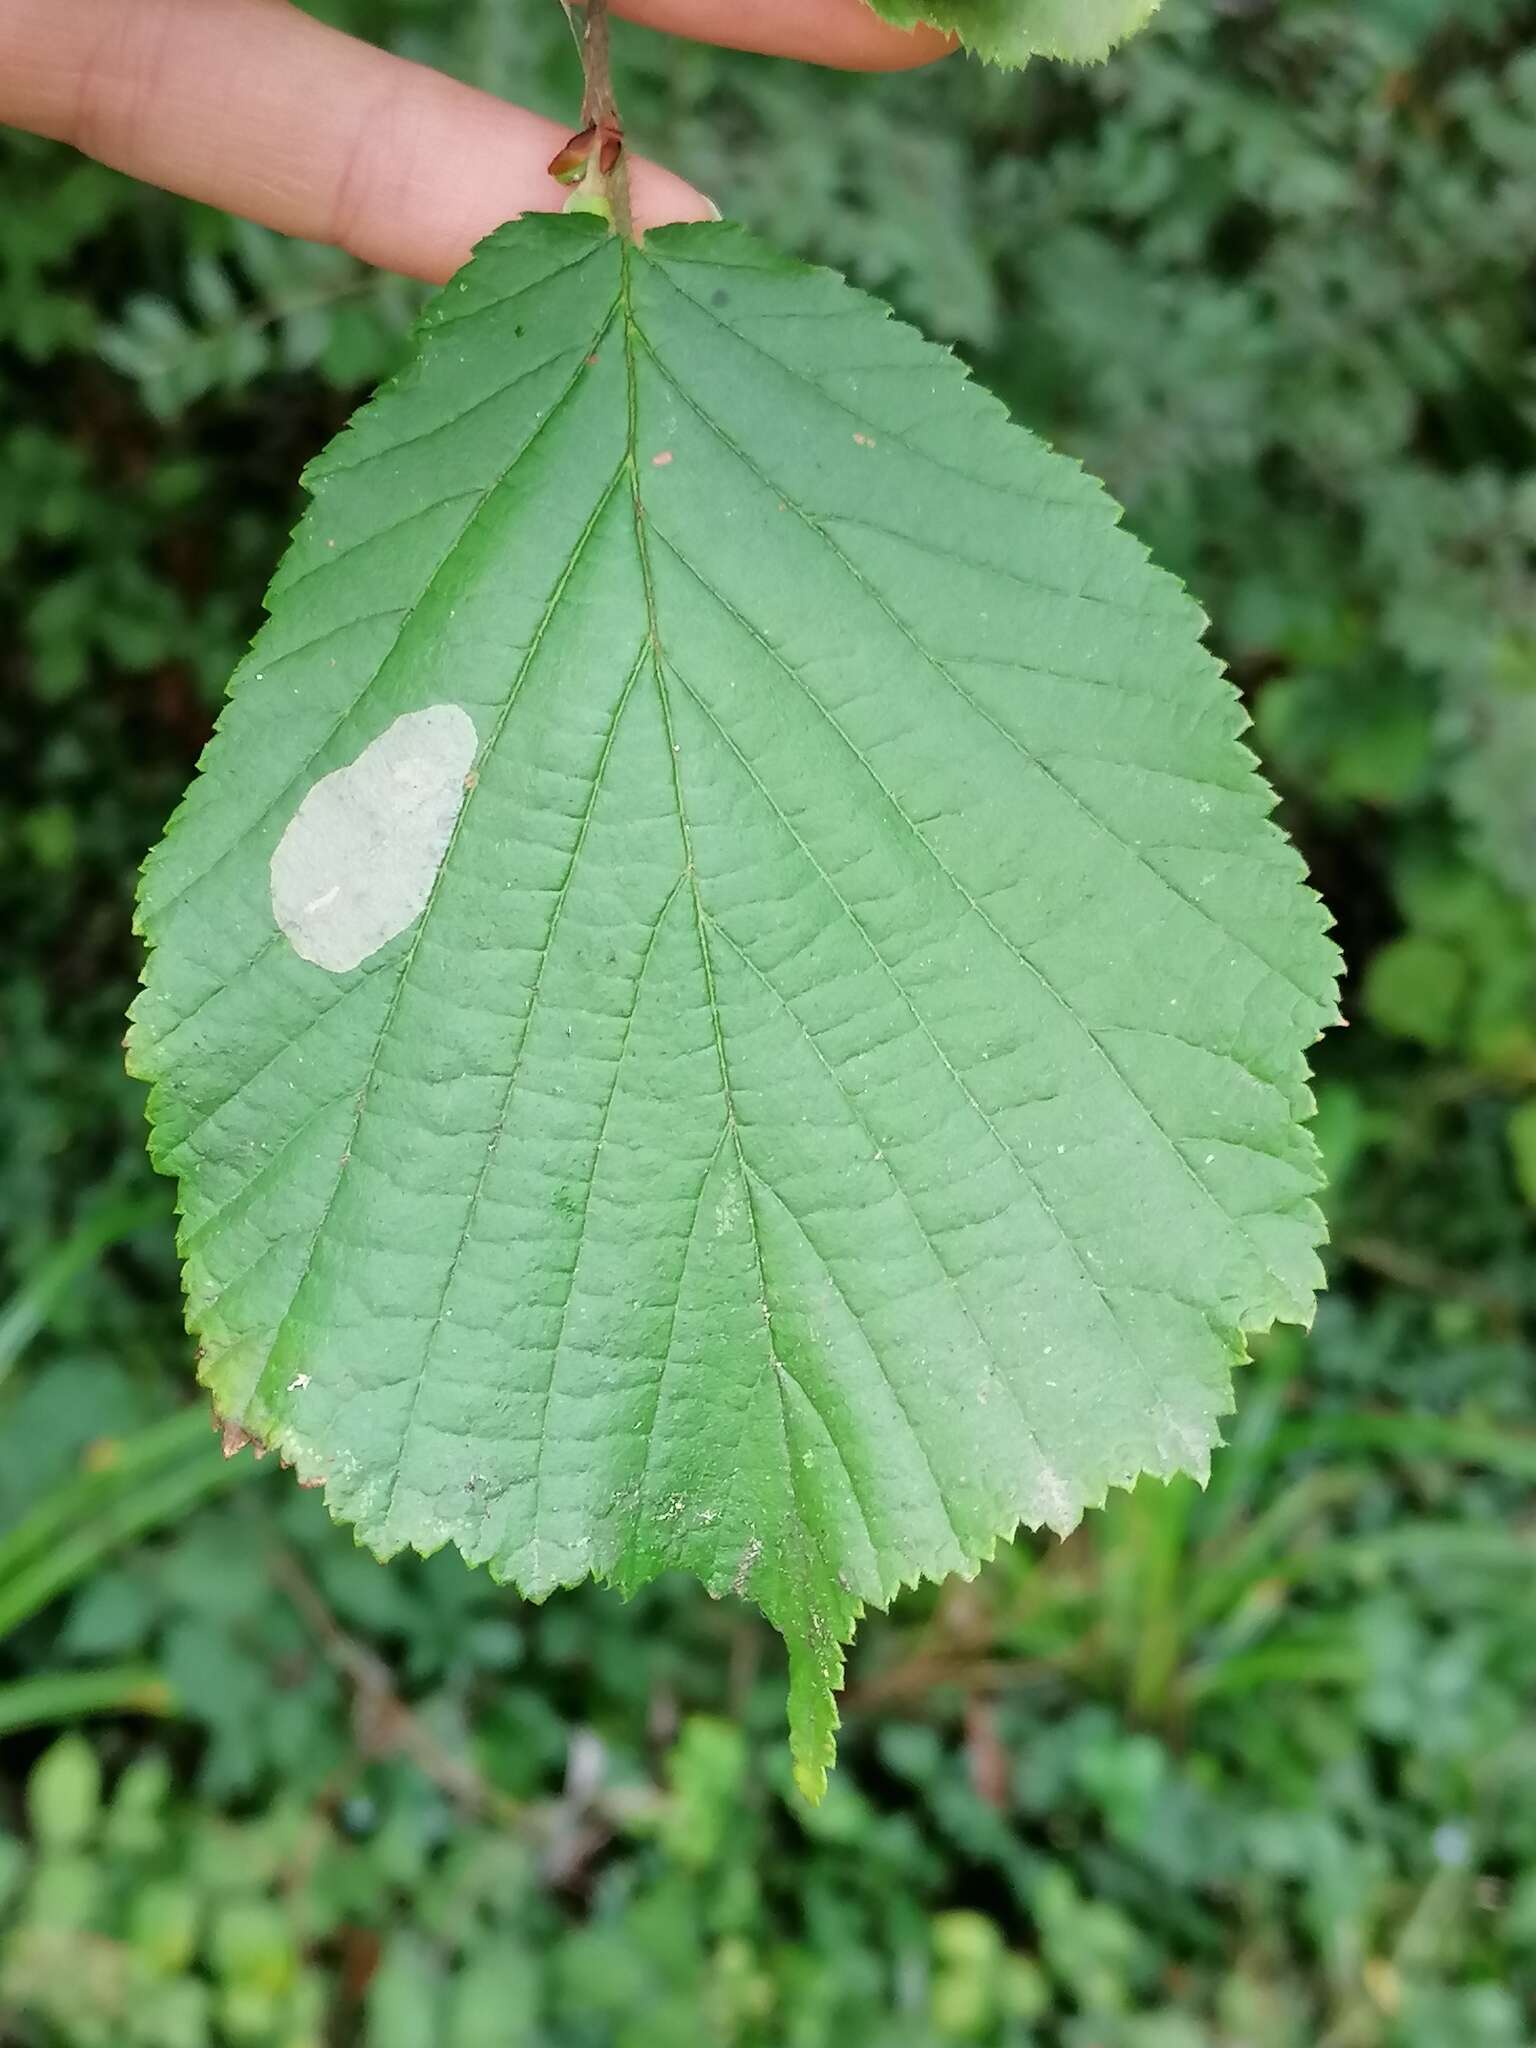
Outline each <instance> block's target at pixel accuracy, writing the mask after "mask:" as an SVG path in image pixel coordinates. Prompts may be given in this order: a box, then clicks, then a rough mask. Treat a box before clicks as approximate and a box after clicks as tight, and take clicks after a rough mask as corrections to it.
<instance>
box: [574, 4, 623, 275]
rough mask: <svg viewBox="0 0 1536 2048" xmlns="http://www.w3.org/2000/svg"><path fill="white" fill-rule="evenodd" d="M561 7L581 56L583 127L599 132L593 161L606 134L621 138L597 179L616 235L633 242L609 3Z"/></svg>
mask: <svg viewBox="0 0 1536 2048" xmlns="http://www.w3.org/2000/svg"><path fill="white" fill-rule="evenodd" d="M562 4H563V5H564V7H565V13H566V19H567V20H568V21H569V22H570V24H571V27H572V29H573V31H574V32H575V35H576V46H577V48H578V49H579V50H580V52H581V80H582V85H581V125H582V127H583V128H594V129H596V131H597V136H596V140H595V141H594V143H593V157H594V160H595V159H596V157H597V155H598V153H599V152H600V150H601V148H602V139H603V136H604V135H605V134H613V135H617V136H619V137H620V138H621V141H620V148H619V154H618V158H617V160H616V162H615V163H614V165H613V168H612V169H611V170H610V171H608V172H607V173H598V175H597V184H598V188H599V189H600V190H601V191H602V192H603V193H604V195H605V196H606V198H607V200H608V204H609V206H610V207H611V208H612V210H613V225H614V230H615V232H616V233H617V234H621V235H623V236H625V237H626V238H627V239H628V240H630V241H633V239H634V234H635V221H634V212H633V209H632V207H631V205H630V198H629V163H628V151H627V149H626V148H625V147H624V145H623V142H622V137H623V133H624V123H623V120H622V118H621V117H620V114H619V109H618V103H617V101H616V100H615V99H614V96H613V55H612V48H611V41H610V36H609V22H608V0H562Z"/></svg>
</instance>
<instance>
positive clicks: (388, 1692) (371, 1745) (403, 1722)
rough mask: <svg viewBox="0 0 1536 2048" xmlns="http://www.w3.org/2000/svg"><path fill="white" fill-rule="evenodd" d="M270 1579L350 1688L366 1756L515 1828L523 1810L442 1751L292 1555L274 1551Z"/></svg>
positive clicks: (359, 1741) (470, 1767) (380, 1664)
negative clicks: (396, 1761)
mask: <svg viewBox="0 0 1536 2048" xmlns="http://www.w3.org/2000/svg"><path fill="white" fill-rule="evenodd" d="M271 1571H272V1576H273V1578H274V1579H275V1580H276V1581H277V1583H278V1585H279V1586H280V1587H281V1588H282V1590H283V1591H284V1592H285V1593H286V1594H287V1595H288V1598H289V1599H290V1600H291V1601H292V1602H293V1604H294V1606H295V1607H296V1608H297V1609H298V1612H299V1614H300V1616H301V1618H302V1619H303V1621H304V1622H305V1624H306V1625H307V1626H308V1628H309V1631H310V1633H311V1635H313V1636H314V1638H315V1640H316V1642H317V1643H318V1644H319V1646H320V1648H321V1649H322V1650H323V1651H324V1653H325V1656H326V1658H327V1661H328V1662H329V1663H330V1664H331V1665H332V1666H333V1667H334V1668H335V1669H336V1670H337V1671H338V1672H339V1673H340V1674H341V1676H342V1677H343V1678H344V1679H346V1681H347V1682H348V1684H349V1685H350V1686H351V1687H352V1726H353V1730H354V1733H355V1734H356V1736H357V1746H358V1748H359V1749H360V1750H361V1751H362V1753H363V1754H364V1755H365V1756H370V1757H382V1756H406V1757H409V1758H410V1760H411V1762H412V1763H413V1764H415V1766H416V1768H417V1769H418V1770H419V1771H420V1772H421V1773H422V1775H423V1777H425V1778H428V1779H430V1780H431V1782H432V1783H433V1784H434V1785H436V1786H437V1788H438V1789H439V1791H442V1792H446V1793H447V1794H448V1796H449V1797H450V1798H451V1799H453V1800H455V1801H457V1803H458V1804H459V1805H460V1806H462V1807H464V1808H465V1809H467V1811H469V1812H470V1813H473V1814H475V1815H477V1816H479V1817H481V1818H485V1819H491V1820H497V1821H500V1822H502V1824H503V1825H504V1826H510V1825H512V1824H514V1823H516V1822H519V1821H521V1820H522V1819H523V1818H524V1815H523V1812H522V1809H521V1808H520V1807H519V1806H518V1805H517V1804H516V1802H515V1801H514V1800H511V1799H508V1798H507V1796H506V1795H505V1793H502V1792H498V1791H497V1790H496V1788H495V1786H494V1785H490V1784H487V1782H486V1781H485V1779H484V1778H483V1777H481V1775H480V1773H479V1772H478V1771H477V1770H476V1769H475V1767H474V1765H473V1764H472V1763H471V1762H470V1761H469V1759H468V1758H467V1757H464V1756H456V1755H454V1754H453V1752H452V1751H450V1750H448V1749H445V1748H444V1747H443V1745H442V1744H441V1743H440V1742H439V1741H438V1739H437V1737H436V1736H435V1735H434V1734H433V1733H432V1731H431V1729H430V1728H429V1727H428V1726H427V1725H426V1723H425V1722H424V1721H423V1720H422V1719H421V1717H420V1715H419V1714H417V1713H415V1712H414V1711H413V1709H412V1708H411V1707H409V1706H408V1705H407V1704H406V1702H405V1701H404V1700H403V1699H401V1697H400V1695H399V1693H398V1692H397V1691H396V1689H395V1681H394V1677H393V1675H392V1673H391V1672H390V1669H389V1666H388V1665H387V1664H386V1663H385V1662H384V1660H383V1658H382V1657H378V1656H375V1654H374V1653H373V1651H372V1650H370V1649H368V1648H367V1647H366V1646H365V1645H364V1644H362V1643H360V1642H358V1641H357V1639H356V1637H355V1636H349V1635H348V1634H347V1632H346V1630H345V1629H344V1628H342V1626H341V1624H340V1623H339V1622H338V1621H337V1619H336V1617H335V1615H333V1614H332V1613H331V1610H330V1608H329V1607H328V1606H327V1605H326V1603H325V1601H324V1599H323V1598H322V1596H321V1594H320V1591H319V1589H318V1588H317V1587H316V1586H315V1585H314V1584H313V1583H312V1582H311V1580H310V1578H309V1575H308V1573H307V1572H306V1571H305V1570H304V1567H303V1566H302V1565H301V1564H300V1563H299V1560H298V1559H297V1557H295V1556H294V1554H293V1552H292V1551H291V1550H276V1549H275V1550H274V1551H273V1553H272V1557H271Z"/></svg>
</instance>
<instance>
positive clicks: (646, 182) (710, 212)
mask: <svg viewBox="0 0 1536 2048" xmlns="http://www.w3.org/2000/svg"><path fill="white" fill-rule="evenodd" d="M629 199H630V206H631V209H632V211H633V213H634V217H635V226H636V227H637V228H638V229H640V230H641V231H642V232H643V231H644V230H645V229H646V228H661V227H667V226H669V225H670V224H671V223H672V222H674V221H688V220H719V219H720V217H721V215H720V209H719V207H718V206H716V204H715V202H714V201H713V200H712V199H708V198H706V197H705V195H704V194H703V193H702V192H699V191H696V190H695V188H694V187H693V186H692V185H690V184H688V182H687V181H686V180H685V179H683V178H679V177H678V176H677V174H676V173H675V172H673V171H669V170H666V169H664V168H663V167H662V165H660V164H653V163H650V162H648V161H647V160H646V159H645V158H643V157H640V158H635V157H632V158H631V159H630V166H629Z"/></svg>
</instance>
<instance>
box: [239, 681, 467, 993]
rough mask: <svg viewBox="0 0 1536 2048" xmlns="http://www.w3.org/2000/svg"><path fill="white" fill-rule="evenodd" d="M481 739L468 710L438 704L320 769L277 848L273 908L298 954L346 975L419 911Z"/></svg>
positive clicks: (406, 715)
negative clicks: (340, 764)
mask: <svg viewBox="0 0 1536 2048" xmlns="http://www.w3.org/2000/svg"><path fill="white" fill-rule="evenodd" d="M476 744H477V740H476V734H475V726H474V721H473V719H471V718H470V716H469V714H468V712H467V711H463V710H461V709H460V707H459V706H458V705H457V704H434V705H432V706H431V707H430V709H428V710H426V711H407V712H405V713H404V714H403V715H402V716H401V717H399V718H397V719H396V720H395V722H394V724H393V725H391V726H388V727H387V728H386V729H385V730H384V731H383V732H381V733H380V734H379V736H378V738H377V739H376V740H374V741H372V742H371V743H370V744H369V745H368V746H366V747H364V749H363V751H362V752H361V753H360V754H359V755H358V757H357V759H356V760H355V761H352V762H350V763H349V764H348V765H347V766H346V767H345V768H338V769H336V770H335V771H334V772H333V773H332V774H330V775H323V776H321V778H320V780H319V781H318V782H317V783H316V784H315V786H314V788H313V789H311V790H310V792H309V794H308V795H307V796H306V797H305V798H304V801H303V802H302V803H301V804H300V805H299V808H298V809H297V810H296V811H295V812H294V814H293V817H292V818H291V819H290V820H289V823H288V829H287V830H286V831H285V832H284V834H283V836H282V838H281V839H280V840H279V841H278V843H277V851H276V852H275V853H274V854H273V856H272V915H273V916H274V917H275V918H276V919H277V922H278V926H279V928H280V930H281V931H282V932H283V933H284V934H285V935H286V937H287V939H288V942H289V944H290V945H291V946H292V947H293V950H294V951H295V952H296V953H297V954H298V956H299V958H300V959H301V960H309V961H312V962H313V963H314V965H315V966H316V967H326V968H329V969H330V970H331V972H332V973H333V974H345V973H347V972H348V970H349V969H351V968H353V967H359V966H361V964H362V963H363V961H365V960H367V959H368V958H369V957H370V956H371V955H372V954H374V953H377V952H378V950H379V948H380V947H381V946H386V945H388V943H389V941H390V940H391V939H393V938H396V937H397V936H398V935H399V934H400V933H401V932H403V931H404V930H405V929H406V927H407V926H408V925H410V924H413V923H414V922H415V920H416V919H417V918H418V917H419V916H420V915H421V913H422V911H423V910H424V909H425V908H426V905H427V898H428V897H429V896H430V895H431V893H432V884H433V882H434V881H435V880H436V879H437V871H438V869H439V868H440V867H441V866H442V864H443V856H444V854H445V853H446V852H447V851H448V842H449V840H450V839H451V838H452V837H453V828H454V824H455V821H456V820H457V818H458V815H459V807H460V805H461V804H462V803H463V801H464V796H465V777H466V776H467V775H468V774H469V770H470V764H471V763H472V761H473V760H474V758H475V747H476Z"/></svg>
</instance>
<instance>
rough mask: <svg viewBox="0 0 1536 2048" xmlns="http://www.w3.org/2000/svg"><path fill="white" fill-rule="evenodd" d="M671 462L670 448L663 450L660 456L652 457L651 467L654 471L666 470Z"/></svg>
mask: <svg viewBox="0 0 1536 2048" xmlns="http://www.w3.org/2000/svg"><path fill="white" fill-rule="evenodd" d="M671 460H672V450H671V449H670V448H663V449H662V451H661V453H660V454H659V455H653V456H652V457H651V467H652V469H665V468H666V466H667V464H668V463H669V462H670V461H671Z"/></svg>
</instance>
